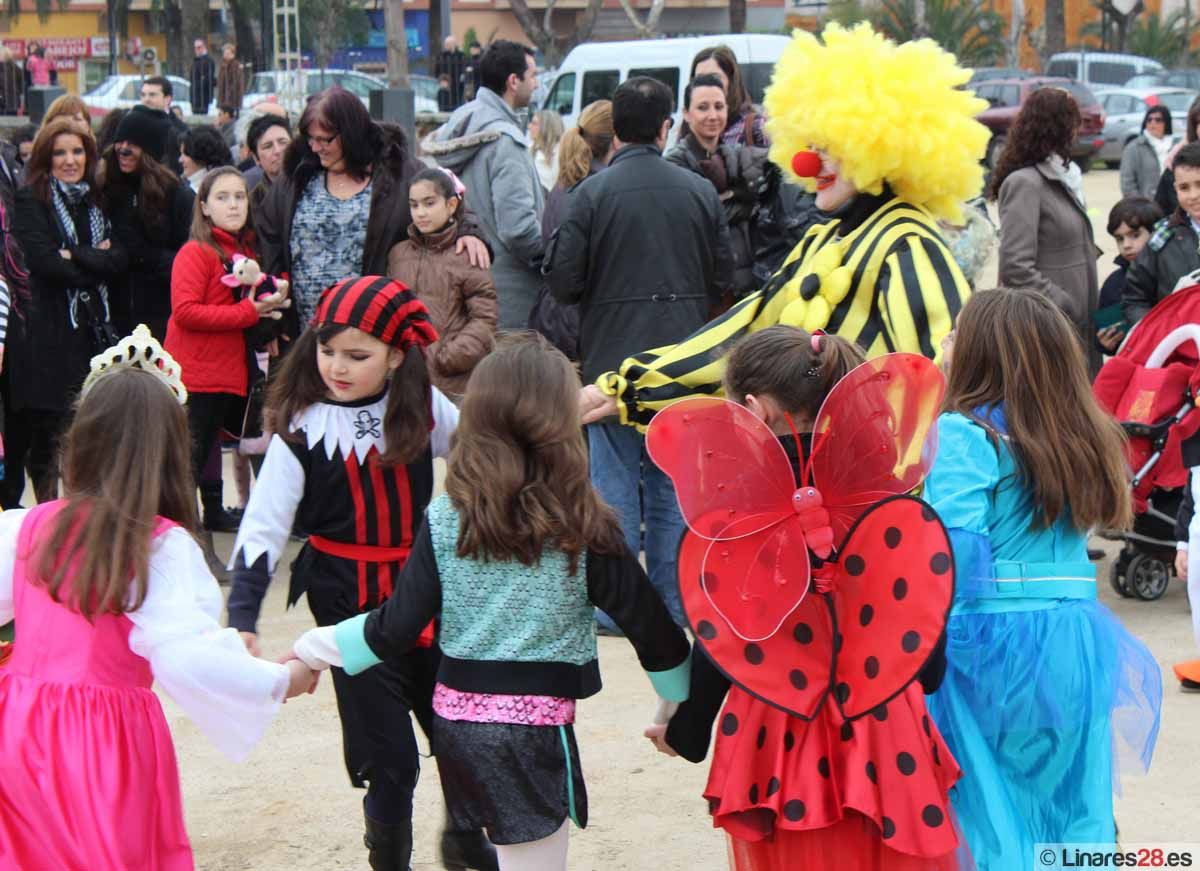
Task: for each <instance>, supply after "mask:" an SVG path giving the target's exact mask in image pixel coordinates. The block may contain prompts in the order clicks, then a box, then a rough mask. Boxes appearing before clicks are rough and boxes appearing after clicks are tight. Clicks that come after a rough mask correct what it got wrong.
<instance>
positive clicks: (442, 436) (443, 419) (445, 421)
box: [429, 387, 458, 457]
mask: <svg viewBox="0 0 1200 871" xmlns="http://www.w3.org/2000/svg"><path fill="white" fill-rule="evenodd" d="M456 429H458V407H457V406H456V405H455V404H454V403H453V402H451V401H450V400H449V399H447V398H446V394H444V393H442V391H440V390H438V389H437V388H436V387H434V388H433V432H431V433H430V434H429V447H430V449H431V450H432V451H433V455H434V456H435V457H445V456H446V455H447V454H449V453H450V436H452V435H454V431H455V430H456Z"/></svg>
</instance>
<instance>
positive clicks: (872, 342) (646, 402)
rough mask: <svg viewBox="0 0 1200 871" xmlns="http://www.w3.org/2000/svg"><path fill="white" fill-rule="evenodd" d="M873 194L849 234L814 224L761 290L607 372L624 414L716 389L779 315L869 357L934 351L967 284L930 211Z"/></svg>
mask: <svg viewBox="0 0 1200 871" xmlns="http://www.w3.org/2000/svg"><path fill="white" fill-rule="evenodd" d="M864 196H865V195H860V199H862V198H863V197H864ZM871 199H872V200H876V201H878V203H879V206H878V208H876V209H875V210H874V211H872V212H871V213H870V214H869V216H868V217H866V218H865V219H864V220H863V221H862V222H861V223H859V224H858V226H856V227H854V229H852V230H850V231H849V232H847V233H846V234H845V235H844V236H839V234H838V228H839V225H840V224H841V223H842V222H841V221H840V220H833V221H830V222H829V223H827V224H820V225H818V226H815V227H812V228H810V229H809V231H808V232H807V233H806V234H805V236H804V238H803V239H801V241H800V244H798V245H797V246H796V248H795V249H794V250H793V251H792V253H791V254H789V255H788V259H787V260H786V261H784V264H783V266H782V267H780V269H779V271H778V272H777V273H776V274H775V275H774V276H772V277H771V279H770V280H769V281H768V282H767V284H766V285H765V286H764V287H763V289H762V290H759V291H757V292H756V293H753V294H751V295H749V296H747V297H746V298H745V299H743V300H742V301H741V302H739V303H738V304H737V305H736V306H734V307H733V308H731V309H730V310H729V311H728V312H726V313H725V314H724V315H722V316H721V317H719V318H717V319H716V320H714V321H712V322H710V323H708V324H706V325H705V326H704V327H702V328H701V329H700V330H698V331H697V332H695V333H693V334H692V335H691V336H689V337H688V338H686V339H684V340H683V341H682V342H680V343H679V344H678V345H674V346H669V347H663V348H654V349H652V350H649V351H645V352H643V353H641V354H637V355H635V356H633V357H630V358H628V359H627V360H625V362H623V363H622V364H621V368H620V371H619V372H609V373H606V374H604V375H602V376H600V377H599V378H598V379H597V380H596V384H597V386H599V387H600V389H601V390H603V391H604V392H605V393H607V394H609V395H611V396H616V397H617V404H618V409H619V414H620V418H621V422H622V423H626V424H632V425H635V426H637V427H638V429H644V428H645V426H646V424H648V423H649V422H650V419H651V418H652V417H653V416H654V414H655V412H657V411H659V410H660V409H662V408H664V407H666V406H667V405H670V404H671V403H672V402H676V401H678V400H679V399H682V398H684V397H686V396H692V395H694V394H698V393H702V394H719V393H720V391H721V378H722V376H723V375H724V371H725V361H724V356H725V354H726V353H727V352H728V351H729V349H730V348H731V347H732V346H733V345H734V344H735V343H736V342H737V341H738V340H739V339H741V338H742V337H743V336H745V335H748V334H749V333H753V332H755V331H757V330H761V329H764V328H765V327H769V326H773V325H774V324H778V323H784V324H791V325H793V326H798V327H804V328H805V329H808V330H810V331H811V330H812V329H815V328H822V329H824V330H825V331H826V332H829V333H837V334H838V335H840V336H844V337H845V338H847V339H850V340H852V341H854V342H857V343H858V344H859V345H861V346H862V347H863V348H865V349H866V351H867V354H868V356H871V357H875V356H878V355H880V354H886V353H888V352H890V351H908V352H912V353H917V354H924V355H925V356H926V357H931V358H934V359H936V358H937V357H938V356H939V355H940V353H941V341H942V339H943V338H944V337H945V336H946V335H947V334H948V333H949V332H950V331H951V330H952V329H953V328H954V320H955V318H956V317H957V316H958V312H959V310H960V309H961V308H962V306H963V304H964V303H965V302H966V300H967V297H968V296H969V295H970V288H969V287H968V285H967V281H966V279H965V278H964V277H963V275H962V272H961V271H960V270H959V268H958V264H957V263H955V262H954V258H953V256H951V254H950V251H949V250H948V249H947V248H946V245H945V243H944V242H943V241H942V239H941V236H940V235H939V234H938V231H937V227H936V223H935V221H934V219H933V217H931V216H930V214H929V213H928V212H926V211H925V210H924V209H921V208H919V207H917V206H914V205H912V204H911V203H907V202H904V201H903V200H900V199H898V198H897V197H895V196H894V195H891V194H885V195H884V196H882V197H873V198H871ZM855 205H859V203H858V202H856V203H855Z"/></svg>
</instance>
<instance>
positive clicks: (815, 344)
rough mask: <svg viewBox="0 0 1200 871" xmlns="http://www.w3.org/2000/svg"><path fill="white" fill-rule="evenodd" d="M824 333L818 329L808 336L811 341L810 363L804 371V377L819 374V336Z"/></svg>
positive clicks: (813, 376) (814, 376) (812, 376)
mask: <svg viewBox="0 0 1200 871" xmlns="http://www.w3.org/2000/svg"><path fill="white" fill-rule="evenodd" d="M823 335H825V334H824V333H822V332H821V331H820V330H818V331H817V332H815V333H813V334H812V336H811V337H810V341H811V343H812V365H811V366H809V367H808V371H807V372H805V373H804V375H805V377H806V378H816V377H817V376H818V375H820V374H821V337H822V336H823Z"/></svg>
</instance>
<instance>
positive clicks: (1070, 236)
mask: <svg viewBox="0 0 1200 871" xmlns="http://www.w3.org/2000/svg"><path fill="white" fill-rule="evenodd" d="M999 199H1000V283H1001V284H1002V285H1005V286H1006V287H1025V288H1030V289H1032V290H1036V291H1039V292H1041V293H1043V294H1044V295H1045V296H1046V297H1047V298H1048V299H1049V300H1050V301H1051V302H1053V303H1054V304H1055V305H1057V306H1058V307H1059V308H1060V309H1062V312H1063V314H1065V315H1066V316H1067V317H1068V318H1069V319H1070V321H1071V323H1072V324H1074V325H1075V329H1076V330H1077V331H1078V333H1079V338H1080V341H1081V342H1082V343H1083V349H1084V353H1085V354H1087V356H1088V368H1089V370H1090V371H1091V373H1092V374H1093V375H1094V374H1095V373H1096V372H1097V371H1098V370H1099V368H1100V355H1099V352H1098V351H1097V350H1096V343H1095V342H1094V341H1093V339H1094V338H1095V335H1096V328H1095V326H1094V325H1093V323H1092V315H1093V314H1094V313H1095V311H1096V305H1097V301H1098V298H1099V296H1098V290H1099V282H1098V280H1097V277H1096V258H1097V256H1099V254H1100V250H1099V249H1098V248H1097V247H1096V243H1095V242H1094V241H1093V237H1092V222H1091V219H1090V218H1088V216H1087V212H1085V211H1084V209H1083V206H1081V205H1080V204H1079V201H1078V200H1076V199H1075V197H1074V196H1073V195H1072V194H1071V192H1070V191H1069V190H1067V187H1066V185H1064V184H1063V183H1062V182H1061V181H1058V180H1057V179H1055V178H1054V177H1053V176H1052V175H1050V174H1048V171H1046V170H1044V169H1043V168H1042V167H1040V166H1027V167H1025V168H1024V169H1018V170H1017V171H1016V172H1014V173H1013V174H1012V175H1010V176H1009V177H1008V178H1006V179H1005V180H1004V183H1003V184H1002V185H1000V198H999Z"/></svg>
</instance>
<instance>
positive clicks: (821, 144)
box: [581, 24, 989, 429]
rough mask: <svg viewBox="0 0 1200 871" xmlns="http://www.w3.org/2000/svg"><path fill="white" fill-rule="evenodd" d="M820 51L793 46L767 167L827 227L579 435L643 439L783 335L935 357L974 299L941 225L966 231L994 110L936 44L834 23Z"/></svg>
mask: <svg viewBox="0 0 1200 871" xmlns="http://www.w3.org/2000/svg"><path fill="white" fill-rule="evenodd" d="M822 40H823V42H818V40H817V38H816V37H815V36H814V35H813V34H811V33H805V32H800V31H798V32H797V33H796V36H795V38H794V39H793V41H792V44H791V45H790V46H788V48H787V50H786V51H785V52H784V55H783V57H782V58H781V59H780V61H779V63H778V64H777V65H776V67H775V75H774V79H773V80H772V84H771V87H770V88H769V89H768V91H767V95H766V100H765V114H766V115H767V118H768V119H769V120H768V121H767V130H768V132H769V133H770V138H771V160H772V161H773V162H774V163H776V164H778V165H779V166H781V167H784V168H785V170H787V171H790V172H791V175H792V179H793V180H799V181H800V182H801V183H802V184H804V185H806V186H807V187H809V188H810V189H814V188H815V190H816V194H817V198H816V205H817V208H818V209H820V210H821V211H822V212H824V213H826V214H827V215H829V216H830V220H829V221H828V222H827V223H824V224H819V225H816V226H814V227H812V228H811V229H809V231H808V232H807V233H806V234H805V236H804V238H803V239H802V240H801V241H800V244H799V245H797V246H796V248H795V249H794V250H793V251H792V253H791V254H790V255H789V256H788V258H787V259H786V260H785V261H784V264H783V266H782V267H781V268H780V269H779V271H778V272H777V273H776V274H775V275H774V276H773V277H772V278H771V279H770V280H769V281H768V282H767V283H766V285H764V287H763V288H762V289H761V290H759V291H757V292H756V293H752V294H750V295H749V296H747V297H746V298H745V299H743V300H742V301H741V302H739V303H738V304H737V305H735V306H734V307H733V308H732V309H730V310H729V311H728V312H726V313H725V314H724V315H722V316H721V317H720V318H717V319H716V320H714V321H712V322H710V323H708V324H706V325H705V326H704V327H703V328H702V329H700V330H699V331H698V332H696V333H694V334H693V335H692V336H690V337H688V338H687V339H684V340H683V341H682V342H680V343H679V344H678V345H675V346H673V347H665V348H655V349H652V350H647V351H645V352H643V353H641V354H637V355H635V356H633V357H630V358H629V359H627V360H625V361H624V362H623V363H622V364H621V366H620V367H619V369H618V371H616V372H608V373H605V374H604V375H601V376H600V377H599V378H598V379H596V382H595V384H594V385H591V386H589V387H586V388H585V389H584V392H583V396H582V398H581V410H582V412H583V420H584V423H590V422H592V421H595V420H599V419H601V418H603V417H607V416H609V415H613V414H617V415H619V417H620V420H621V422H622V423H626V424H629V425H632V426H637V427H638V428H639V429H641V428H644V427H645V426H646V424H648V423H649V421H650V418H652V417H653V416H654V413H655V412H656V411H659V410H661V409H663V408H665V407H666V406H667V405H670V404H671V403H672V402H675V401H677V400H679V399H681V398H683V397H686V396H692V395H712V394H714V393H716V394H719V393H720V390H721V377H722V374H723V372H724V362H723V361H722V359H721V358H722V356H723V355H724V354H725V352H726V351H728V349H729V348H731V347H732V346H733V345H734V344H735V343H736V342H737V341H738V340H739V339H741V338H742V337H744V336H745V335H747V334H748V333H753V332H757V331H758V330H761V329H763V328H764V327H769V326H772V325H774V324H778V323H783V324H787V325H789V326H796V327H803V328H804V329H806V330H808V331H809V332H812V331H814V330H818V329H820V330H824V331H825V332H828V333H834V334H837V335H839V336H841V337H843V338H845V339H848V340H849V341H851V342H853V343H855V344H857V345H859V346H860V347H862V348H864V349H865V350H866V352H867V356H868V357H877V356H879V355H881V354H885V353H888V352H890V351H904V352H908V353H914V354H923V355H924V356H926V357H930V358H935V357H937V356H938V354H939V353H940V352H939V346H940V343H941V340H942V339H943V338H944V337H945V336H946V335H947V334H948V333H949V332H950V330H951V328H952V326H953V324H954V318H955V316H956V315H957V314H958V311H959V309H960V308H961V307H962V305H963V303H964V302H965V301H966V299H967V297H968V296H969V294H970V289H969V286H968V284H967V282H966V280H965V279H964V278H963V275H962V272H961V271H960V270H959V268H958V266H957V265H956V264H955V262H954V257H953V256H952V255H951V253H950V251H949V250H948V249H947V248H946V245H945V242H944V241H943V239H942V237H941V235H940V233H939V231H938V228H937V219H938V218H946V219H948V220H950V221H951V222H953V223H961V204H962V203H963V202H965V201H966V200H969V199H971V198H972V197H974V196H977V195H978V194H979V191H980V188H981V187H982V183H983V171H982V169H981V167H980V164H979V161H980V160H981V159H982V157H983V153H984V149H985V148H986V147H987V142H988V135H989V134H988V131H987V129H986V128H985V127H983V126H982V125H981V124H979V123H978V122H977V121H975V120H974V117H975V115H977V114H979V113H980V112H981V111H983V110H984V109H986V108H987V104H986V103H984V102H983V101H982V100H979V99H977V98H975V96H974V95H973V94H971V93H970V92H969V91H963V90H959V89H958V86H960V85H962V84H964V83H965V82H966V81H967V79H968V78H969V77H970V74H969V73H968V71H967V70H965V69H963V68H961V67H959V66H958V65H957V64H956V62H955V59H954V57H953V56H952V55H950V54H947V53H946V52H945V51H943V50H942V49H940V48H939V47H938V46H937V45H936V44H934V43H933V42H931V41H929V40H919V41H917V42H909V43H905V44H904V45H899V46H897V45H896V44H895V43H892V42H890V41H888V40H887V39H885V38H884V37H882V36H880V35H878V34H876V33H875V32H874V31H873V30H872V29H871V27H870V25H868V24H861V25H859V26H857V27H855V28H853V29H851V30H846V29H843V28H841V27H839V26H837V25H830V26H829V27H827V28H826V29H825V31H824V33H823V35H822ZM850 81H853V82H855V85H856V86H855V87H854V88H851V89H847V87H846V83H847V82H850Z"/></svg>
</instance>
